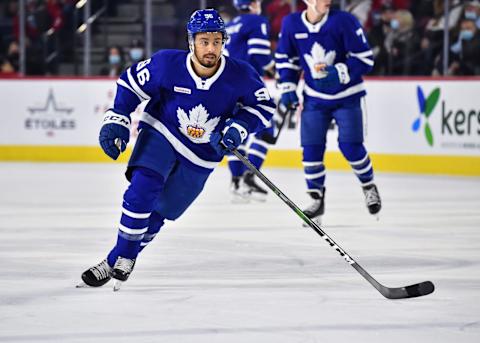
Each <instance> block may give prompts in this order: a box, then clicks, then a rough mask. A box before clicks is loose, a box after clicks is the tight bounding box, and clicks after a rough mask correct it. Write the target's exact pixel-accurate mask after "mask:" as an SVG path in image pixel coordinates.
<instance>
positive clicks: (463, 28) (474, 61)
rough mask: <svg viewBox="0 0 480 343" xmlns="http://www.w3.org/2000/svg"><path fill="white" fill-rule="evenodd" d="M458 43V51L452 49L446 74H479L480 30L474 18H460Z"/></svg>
mask: <svg viewBox="0 0 480 343" xmlns="http://www.w3.org/2000/svg"><path fill="white" fill-rule="evenodd" d="M459 43H460V49H459V51H458V52H455V51H452V54H451V64H450V66H449V68H448V74H449V75H480V32H479V30H478V28H477V26H476V23H475V21H474V20H470V19H466V18H465V19H463V20H462V22H461V24H460V32H459Z"/></svg>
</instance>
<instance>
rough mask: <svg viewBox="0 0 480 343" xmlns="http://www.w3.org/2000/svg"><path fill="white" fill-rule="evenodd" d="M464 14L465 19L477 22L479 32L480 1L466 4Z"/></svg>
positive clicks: (476, 0)
mask: <svg viewBox="0 0 480 343" xmlns="http://www.w3.org/2000/svg"><path fill="white" fill-rule="evenodd" d="M463 14H464V17H465V19H470V20H473V21H475V25H476V26H477V30H478V29H480V1H478V0H475V1H470V2H468V3H466V4H465V9H464V12H463Z"/></svg>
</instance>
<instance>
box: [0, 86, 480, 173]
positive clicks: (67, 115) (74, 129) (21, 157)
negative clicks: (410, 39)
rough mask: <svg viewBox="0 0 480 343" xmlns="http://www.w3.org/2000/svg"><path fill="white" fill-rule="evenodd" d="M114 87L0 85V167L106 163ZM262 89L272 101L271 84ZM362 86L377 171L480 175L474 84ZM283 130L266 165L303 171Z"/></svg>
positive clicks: (332, 149) (290, 133)
mask: <svg viewBox="0 0 480 343" xmlns="http://www.w3.org/2000/svg"><path fill="white" fill-rule="evenodd" d="M115 87H116V85H115V80H113V79H97V78H88V79H63V78H62V79H47V80H46V79H3V80H0V94H2V109H3V110H2V112H1V114H0V116H1V122H2V125H0V161H49V162H62V161H64V162H109V159H108V158H107V157H106V156H105V155H104V154H103V153H102V151H101V149H100V148H99V147H98V131H99V128H100V126H101V121H102V118H103V113H104V111H105V110H106V109H107V108H109V107H110V106H111V104H112V102H113V98H114V95H115ZM268 87H269V89H270V91H271V94H272V96H274V97H277V96H278V91H277V90H276V88H275V83H274V82H273V81H268ZM365 87H366V89H367V93H368V96H367V97H366V104H365V106H364V108H365V111H364V118H365V120H364V122H365V132H366V145H367V148H368V150H369V151H370V154H371V156H372V160H373V163H374V166H375V168H376V170H378V171H388V172H411V173H435V174H453V175H477V176H479V175H480V99H479V97H478V94H479V90H480V79H430V78H428V79H411V78H408V79H401V78H396V79H379V78H375V79H368V80H367V81H366V82H365ZM299 92H300V91H299ZM140 112H141V106H139V108H138V109H137V112H136V113H135V114H134V115H133V118H134V121H135V120H136V119H138V118H139V116H140ZM285 128H286V129H284V130H283V132H282V134H281V136H280V139H279V141H278V142H277V144H276V145H275V146H274V147H272V148H271V150H270V152H269V154H268V156H267V160H266V165H268V166H278V167H291V168H301V160H302V157H301V151H300V142H299V141H300V140H299V115H298V113H297V115H296V116H295V117H294V118H292V119H291V120H289V122H288V124H287V125H286V127H285ZM328 135H329V137H328V144H327V156H326V164H327V167H328V168H330V169H340V170H341V169H348V168H349V166H348V165H347V163H346V162H345V160H344V159H343V157H342V156H341V154H340V153H339V151H338V147H337V129H336V127H332V130H330V131H329V134H328ZM134 139H135V137H134V130H133V135H132V141H134ZM131 146H133V144H130V147H131ZM129 151H130V150H129ZM129 151H128V153H127V154H124V155H123V156H122V157H121V159H120V161H122V162H124V161H126V160H127V158H128V154H129Z"/></svg>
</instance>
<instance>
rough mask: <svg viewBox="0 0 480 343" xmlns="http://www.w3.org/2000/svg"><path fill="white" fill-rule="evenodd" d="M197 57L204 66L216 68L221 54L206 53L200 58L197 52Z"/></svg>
mask: <svg viewBox="0 0 480 343" xmlns="http://www.w3.org/2000/svg"><path fill="white" fill-rule="evenodd" d="M195 57H196V59H197V61H198V62H199V63H200V65H201V66H202V67H204V68H208V69H210V68H214V67H215V66H216V65H217V63H218V60H219V56H217V55H215V54H205V55H203V56H202V57H201V58H198V56H197V54H195Z"/></svg>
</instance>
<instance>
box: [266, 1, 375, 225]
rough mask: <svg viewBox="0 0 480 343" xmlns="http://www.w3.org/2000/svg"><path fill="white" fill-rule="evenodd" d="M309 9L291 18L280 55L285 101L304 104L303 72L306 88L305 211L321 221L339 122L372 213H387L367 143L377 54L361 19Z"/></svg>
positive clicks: (317, 5) (323, 4)
mask: <svg viewBox="0 0 480 343" xmlns="http://www.w3.org/2000/svg"><path fill="white" fill-rule="evenodd" d="M304 2H305V3H306V4H307V6H308V7H307V10H305V11H303V12H302V13H293V14H290V15H288V16H286V17H285V18H284V20H283V23H282V30H281V34H280V39H279V42H278V46H277V51H276V53H275V60H276V68H277V71H278V73H279V74H280V83H281V85H280V87H281V92H282V96H281V102H282V103H283V104H284V105H285V106H289V107H295V106H297V105H298V97H297V94H296V89H297V84H298V81H299V78H300V72H301V71H303V73H304V79H305V87H304V90H303V96H304V102H303V111H302V114H301V144H302V148H303V167H304V174H305V179H306V183H307V192H308V193H309V195H310V197H311V198H312V200H313V203H312V205H311V206H310V207H308V208H307V209H306V210H305V211H304V212H305V214H306V215H307V216H309V217H310V218H312V219H314V220H315V221H316V222H318V223H319V222H320V221H321V216H322V215H323V214H324V207H325V186H324V183H325V166H324V164H323V160H324V154H325V147H326V135H327V130H328V128H329V125H330V123H331V122H332V120H333V119H334V120H335V122H336V124H337V126H338V133H339V135H338V144H339V148H340V151H341V152H342V154H343V155H344V156H345V158H346V159H347V160H348V162H349V163H350V165H351V167H352V169H353V171H354V172H355V174H356V175H357V177H358V179H359V180H360V183H361V185H362V188H363V192H364V194H365V199H366V205H367V208H368V210H369V212H370V213H371V214H374V215H376V214H377V213H378V212H379V211H380V209H381V200H380V196H379V193H378V189H377V187H376V185H375V184H374V180H373V168H372V164H371V161H370V157H369V155H368V153H367V151H366V149H365V146H364V144H363V139H364V136H363V133H364V132H363V125H364V122H363V120H364V118H363V111H362V109H363V104H364V102H363V97H364V96H365V94H366V93H365V87H364V84H363V80H362V75H364V74H366V73H368V72H369V71H370V70H371V68H372V66H373V64H374V61H373V53H372V51H371V49H370V47H369V45H368V43H367V40H366V39H365V34H364V32H363V29H362V27H361V26H360V24H359V22H358V21H357V19H356V18H355V17H354V16H352V15H351V14H349V13H347V12H343V11H338V10H331V9H330V6H331V0H304Z"/></svg>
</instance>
